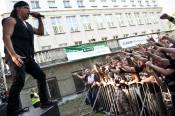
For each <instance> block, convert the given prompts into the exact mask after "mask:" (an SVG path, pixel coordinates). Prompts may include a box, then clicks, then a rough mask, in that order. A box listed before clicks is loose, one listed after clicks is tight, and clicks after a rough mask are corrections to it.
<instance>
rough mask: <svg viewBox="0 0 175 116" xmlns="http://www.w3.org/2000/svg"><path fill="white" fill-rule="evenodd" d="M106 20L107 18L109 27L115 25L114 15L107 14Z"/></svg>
mask: <svg viewBox="0 0 175 116" xmlns="http://www.w3.org/2000/svg"><path fill="white" fill-rule="evenodd" d="M106 20H107V23H108V26H109V27H114V22H113V18H112V15H106Z"/></svg>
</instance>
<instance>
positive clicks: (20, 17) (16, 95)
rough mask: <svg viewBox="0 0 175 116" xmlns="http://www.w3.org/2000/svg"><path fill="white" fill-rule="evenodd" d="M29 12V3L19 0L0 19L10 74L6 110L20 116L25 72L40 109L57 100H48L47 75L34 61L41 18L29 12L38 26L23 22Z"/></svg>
mask: <svg viewBox="0 0 175 116" xmlns="http://www.w3.org/2000/svg"><path fill="white" fill-rule="evenodd" d="M29 14H30V7H29V4H28V3H26V2H24V1H19V2H17V3H16V4H14V7H13V10H12V12H11V14H10V17H8V18H6V19H5V20H3V22H2V25H3V41H4V45H5V48H4V52H5V60H6V63H7V64H8V65H9V68H10V71H11V76H12V77H13V82H12V85H11V87H10V91H9V99H8V105H7V110H6V113H7V116H19V114H20V113H21V112H22V111H23V110H21V108H19V105H20V101H19V100H20V92H21V90H22V88H23V86H24V83H25V72H27V73H28V74H30V75H31V76H33V77H34V78H35V79H36V80H37V85H38V91H39V97H40V102H41V104H40V107H41V108H45V107H49V106H52V105H55V104H57V103H58V101H57V100H49V98H48V91H47V86H46V75H45V73H44V72H43V71H42V70H41V68H40V67H39V66H38V64H37V63H36V62H35V60H34V34H37V35H43V34H44V27H43V23H42V19H41V17H40V16H38V14H39V13H37V12H33V13H32V16H33V17H34V18H37V19H38V22H39V26H38V28H34V27H32V26H31V25H30V24H29V23H28V22H26V20H27V19H28V18H29Z"/></svg>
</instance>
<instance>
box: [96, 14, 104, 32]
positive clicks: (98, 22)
mask: <svg viewBox="0 0 175 116" xmlns="http://www.w3.org/2000/svg"><path fill="white" fill-rule="evenodd" d="M94 20H95V23H96V26H97V29H100V28H104V27H103V21H102V19H101V16H100V15H95V16H94Z"/></svg>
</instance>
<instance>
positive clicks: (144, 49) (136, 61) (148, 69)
mask: <svg viewBox="0 0 175 116" xmlns="http://www.w3.org/2000/svg"><path fill="white" fill-rule="evenodd" d="M160 19H168V20H169V21H170V22H172V23H173V24H175V20H174V18H173V17H170V16H169V15H167V14H163V15H162V16H161V17H160ZM147 41H148V44H146V45H142V44H139V45H137V48H139V49H124V50H121V51H120V52H119V53H118V54H117V55H115V56H106V63H95V64H94V65H93V68H92V69H82V75H79V74H77V73H75V74H74V76H77V77H79V78H80V79H82V80H84V83H85V86H86V87H87V88H89V89H88V95H87V98H86V102H87V101H89V102H90V105H91V106H92V107H93V110H95V111H99V109H100V108H101V107H103V106H101V103H100V99H101V95H102V93H101V92H102V91H101V92H98V91H99V88H100V87H101V86H104V87H105V86H108V85H110V86H113V87H115V88H117V91H116V93H117V94H116V98H114V99H116V102H117V108H118V113H119V114H120V115H121V116H134V115H135V116H139V115H140V114H141V113H142V111H143V112H145V114H144V115H150V114H153V112H154V111H153V110H155V112H154V115H163V116H166V115H172V116H174V115H175V114H174V113H175V112H174V111H175V110H174V108H175V39H174V38H171V37H169V35H164V36H159V37H158V41H157V42H156V41H155V38H153V37H152V36H150V37H149V36H148V39H147ZM145 88H146V89H148V90H149V93H151V94H153V98H154V100H153V101H154V102H151V101H150V100H149V96H148V94H147V93H145V92H143V89H144V90H145ZM164 88H165V89H164ZM163 92H168V94H169V96H170V100H171V103H170V107H169V109H168V110H167V106H166V103H165V102H164V99H166V98H164V96H163ZM134 94H136V95H134ZM145 97H147V98H148V100H147V101H146V102H149V103H145V101H144V100H145ZM87 103H88V102H87ZM144 103H145V104H146V105H145V104H144ZM150 104H151V105H154V106H155V108H154V109H152V108H151V106H150ZM139 109H142V110H139ZM150 112H151V113H150Z"/></svg>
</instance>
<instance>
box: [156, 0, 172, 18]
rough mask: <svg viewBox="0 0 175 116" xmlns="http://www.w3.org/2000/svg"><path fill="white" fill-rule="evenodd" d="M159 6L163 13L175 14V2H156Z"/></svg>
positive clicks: (161, 0)
mask: <svg viewBox="0 0 175 116" xmlns="http://www.w3.org/2000/svg"><path fill="white" fill-rule="evenodd" d="M157 1H158V3H159V5H160V6H161V7H163V12H164V13H167V14H169V15H172V13H175V0H157Z"/></svg>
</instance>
